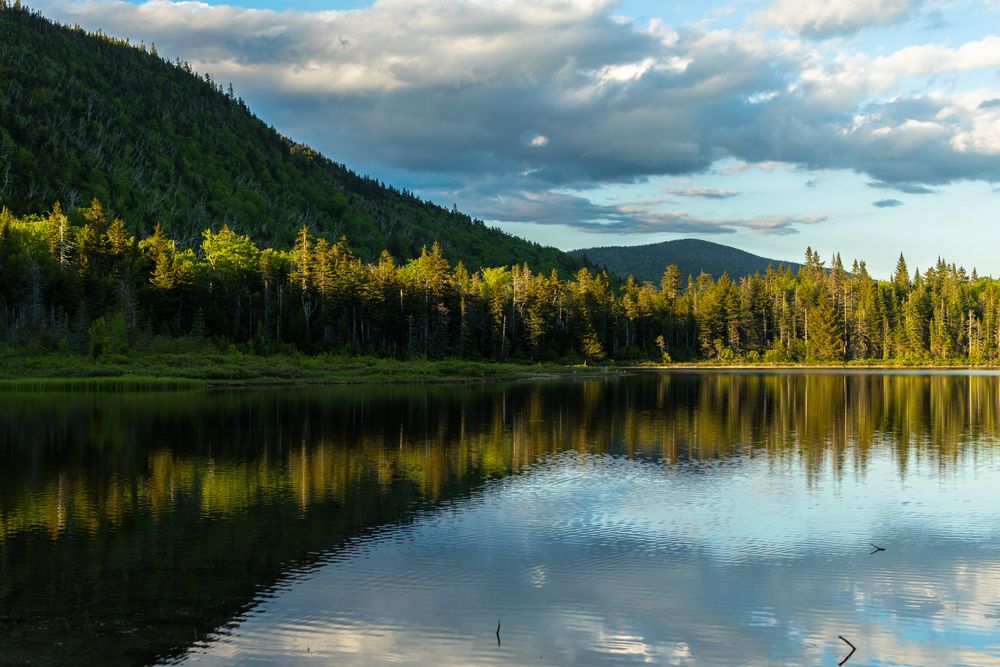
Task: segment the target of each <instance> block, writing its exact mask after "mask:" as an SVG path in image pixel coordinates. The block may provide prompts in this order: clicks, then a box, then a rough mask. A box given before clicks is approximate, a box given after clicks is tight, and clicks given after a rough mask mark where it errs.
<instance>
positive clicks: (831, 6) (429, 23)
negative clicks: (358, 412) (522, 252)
mask: <svg viewBox="0 0 1000 667" xmlns="http://www.w3.org/2000/svg"><path fill="white" fill-rule="evenodd" d="M46 2H49V3H51V4H46ZM794 5H795V7H796V8H799V10H800V11H799V14H800V18H798V19H795V21H797V23H795V22H792V23H789V21H792V19H791V18H788V17H789V16H790V13H789V12H788V7H790V6H791V3H786V1H785V0H778V2H775V3H774V4H772V5H771V7H770V8H769V9H768V10H767V12H769V13H768V16H770V17H771V19H770V20H772V21H773V22H776V23H777V24H778V25H782V26H783V27H786V28H788V29H789V30H792V31H793V32H797V33H799V34H803V35H808V36H818V35H821V34H834V33H845V32H850V31H852V30H856V29H858V28H860V27H861V26H863V25H866V24H868V23H871V22H885V21H887V20H902V19H903V18H904V17H905V16H906V15H908V13H909V12H910V11H912V10H913V9H914V7H916V2H915V1H912V0H911V1H904V0H866V2H864V3H861V2H856V1H854V0H850V1H849V0H824V1H823V2H819V0H796V2H795V3H794ZM39 8H40V9H42V10H43V11H45V12H46V13H47V14H49V15H52V16H54V17H56V18H59V19H61V20H63V21H67V22H70V23H80V24H81V25H84V26H86V27H89V28H98V27H100V28H102V29H104V30H105V31H106V32H108V33H111V34H116V35H121V36H130V37H132V38H133V39H134V40H136V41H137V40H138V39H140V38H141V39H143V40H145V42H146V43H147V44H148V43H150V42H155V43H156V44H157V47H158V49H159V51H160V53H162V54H169V56H171V57H173V56H179V57H181V58H182V59H185V60H188V61H190V62H191V63H192V65H193V66H194V67H195V68H196V69H198V70H199V71H202V72H211V73H212V75H213V77H214V78H215V80H217V81H222V82H228V81H232V82H233V83H234V84H235V86H236V88H237V90H238V92H239V93H240V94H241V96H243V97H244V98H245V99H247V100H248V101H249V102H250V103H251V105H252V106H253V107H254V108H255V109H257V110H258V111H259V112H261V114H262V115H264V116H265V117H266V118H267V119H268V120H269V121H270V122H271V123H272V124H274V125H275V126H277V127H279V128H281V130H282V131H283V132H285V133H286V134H289V135H291V136H293V137H295V138H296V139H300V140H305V141H308V142H309V143H312V144H314V145H315V146H316V147H317V148H319V149H320V150H322V151H323V152H325V153H326V154H328V155H329V156H330V157H332V158H333V159H336V160H338V161H342V162H345V163H347V164H349V165H352V166H355V167H356V168H359V169H363V170H365V169H367V170H372V169H378V170H379V172H380V173H381V174H386V173H391V174H395V175H402V176H403V177H404V182H409V183H414V182H418V181H419V182H423V183H428V182H431V188H430V189H434V187H435V185H434V183H433V181H436V183H437V186H436V187H437V188H438V189H439V190H440V189H441V188H442V187H445V186H443V185H441V184H443V183H447V184H448V185H447V186H446V187H448V188H449V191H450V192H453V193H454V198H449V201H458V202H460V203H461V204H462V205H463V207H465V208H467V210H469V211H470V212H471V213H473V214H474V215H476V216H478V217H483V218H487V219H497V220H506V219H513V218H512V217H511V216H520V217H519V218H518V219H523V220H530V219H531V217H530V216H527V215H526V213H525V211H528V210H530V211H531V212H532V215H534V216H536V217H537V219H538V220H539V221H545V220H544V219H545V218H546V217H547V216H548V215H549V214H547V213H545V211H543V210H542V208H543V206H568V202H567V201H566V200H564V199H562V198H561V197H560V196H558V195H559V193H561V192H565V191H566V190H567V189H577V190H582V189H587V188H591V187H594V186H600V185H604V184H608V183H616V182H618V183H620V182H639V181H642V180H644V179H647V178H650V177H653V176H662V175H675V176H681V175H691V174H699V173H706V172H710V171H711V170H713V168H716V167H715V165H717V163H720V161H724V162H722V164H724V165H729V166H725V167H723V168H719V169H718V171H721V172H726V173H737V172H739V171H744V170H750V169H763V170H773V169H775V168H776V167H777V166H779V165H787V166H788V167H789V168H806V169H846V170H851V171H855V172H859V173H863V174H866V175H868V177H869V178H871V179H872V180H873V182H876V183H882V184H885V187H888V188H894V189H898V190H903V189H904V188H923V189H926V190H929V188H928V186H931V185H939V184H945V183H949V182H952V181H956V180H962V179H980V180H985V181H991V182H996V181H1000V160H998V159H997V158H998V155H1000V115H998V114H1000V106H997V104H995V102H996V100H997V99H1000V91H997V90H995V89H994V90H990V89H984V90H980V91H975V92H967V93H962V94H959V93H955V92H953V91H951V90H939V89H937V88H935V86H934V85H933V82H934V79H933V78H931V77H934V76H937V75H942V74H949V75H950V74H954V73H959V72H967V71H972V70H977V69H984V68H985V69H991V68H996V67H1000V38H998V37H986V38H983V39H980V40H976V41H970V42H968V43H965V44H959V45H937V44H931V45H923V46H912V47H907V48H905V49H901V50H899V51H896V52H890V53H886V54H883V55H880V56H878V57H871V56H868V55H865V54H858V53H850V52H843V53H836V54H832V55H831V54H830V53H828V52H826V51H824V50H823V48H825V47H823V46H822V44H824V43H816V42H808V41H802V40H799V39H797V38H793V37H787V36H786V37H781V38H774V37H773V36H769V35H768V34H766V33H763V32H760V31H758V30H756V29H754V28H753V26H745V27H743V28H740V29H737V30H730V29H710V28H708V27H706V26H703V25H688V26H681V27H677V28H672V27H669V26H667V25H665V24H664V23H663V22H661V21H653V22H650V23H648V24H638V23H633V22H630V21H628V20H622V19H621V18H620V17H616V16H615V15H614V11H615V9H616V2H614V1H613V0H534V1H533V2H531V3H526V2H521V1H519V0H378V1H377V2H375V3H374V4H373V5H372V6H370V7H367V8H364V9H357V10H351V11H321V12H297V11H285V12H275V11H270V10H252V9H242V8H237V7H230V6H224V5H208V4H203V3H199V2H179V3H171V2H168V1H167V0H148V1H147V2H144V3H140V4H132V3H129V2H123V1H121V0H88V1H86V2H58V3H56V2H54V0H41V4H40V5H39ZM876 9H877V10H878V12H880V13H879V16H880V17H881V18H877V19H876V18H873V16H874V14H873V12H874V11H875V10H876ZM782 16H784V17H785V19H787V20H786V23H780V22H779V20H784V19H781V17H782ZM921 77H923V78H922V79H921ZM913 80H917V83H915V84H914V83H907V82H909V81H913ZM425 191H426V189H425ZM903 191H905V190H903ZM506 192H528V193H532V194H531V195H530V196H531V197H534V198H535V200H534V201H529V202H528V203H531V206H527V203H526V200H525V198H524V197H520V195H518V196H512V197H508V198H507V199H506V200H501V199H500V198H499V197H498V195H501V194H503V193H506ZM722 192H723V191H719V193H722ZM671 194H674V195H679V196H692V197H703V198H712V196H711V195H710V194H708V192H707V191H706V192H705V193H703V194H695V191H694V190H692V192H691V193H689V194H683V193H679V192H673V193H671ZM543 195H545V196H543ZM490 197H493V198H492V199H491V198H490ZM528 199H529V200H530V198H528ZM480 205H482V206H483V208H477V206H480ZM503 206H507V207H508V208H507V209H504V208H503ZM505 210H506V212H505ZM569 210H572V208H570V209H569ZM592 213H593V211H591V216H592V217H590V218H587V217H581V218H580V220H583V221H585V222H586V221H588V220H589V221H591V222H594V223H595V224H606V222H605V221H603V220H601V219H600V218H597V217H593V215H592ZM612 213H613V212H610V213H608V214H609V215H612ZM777 213H783V212H780V211H778V212H777ZM555 215H561V216H562V217H563V218H567V217H568V216H567V215H565V214H558V213H557V214H555ZM614 215H618V216H619V217H618V218H615V217H614ZM614 215H612V218H611V219H610V222H612V223H614V222H616V221H617V223H618V224H619V225H620V226H626V227H628V226H630V228H632V229H640V228H641V229H648V228H649V227H650V226H651V225H660V226H662V227H669V226H671V225H673V226H675V227H683V226H684V225H688V224H695V225H698V224H701V223H711V224H713V225H716V227H715V228H719V227H720V225H721V228H728V229H733V228H742V229H747V228H752V229H758V230H762V231H764V230H771V231H774V232H782V231H785V230H788V229H794V226H795V225H796V224H801V222H802V220H803V219H801V218H783V217H781V216H778V217H775V218H774V219H773V220H774V221H773V222H770V223H768V222H764V221H761V220H758V221H756V222H752V221H746V220H737V221H728V222H727V221H705V220H700V219H699V220H692V219H691V218H690V216H686V215H672V214H663V213H658V214H656V215H659V216H660V218H656V217H655V216H653V214H651V213H646V214H644V215H643V217H636V216H635V215H632V217H628V215H629V214H627V213H623V212H621V211H618V212H617V213H616V214H614ZM491 216H492V218H491ZM622 216H625V217H622Z"/></svg>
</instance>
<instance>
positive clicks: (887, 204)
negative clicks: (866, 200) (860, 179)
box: [872, 199, 903, 208]
mask: <svg viewBox="0 0 1000 667" xmlns="http://www.w3.org/2000/svg"><path fill="white" fill-rule="evenodd" d="M902 205H903V202H901V201H899V200H898V199H879V200H878V201H875V202H872V206H874V207H875V208H892V207H894V206H902Z"/></svg>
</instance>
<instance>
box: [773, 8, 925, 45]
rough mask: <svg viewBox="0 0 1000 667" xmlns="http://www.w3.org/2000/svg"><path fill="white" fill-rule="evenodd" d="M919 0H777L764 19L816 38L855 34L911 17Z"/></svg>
mask: <svg viewBox="0 0 1000 667" xmlns="http://www.w3.org/2000/svg"><path fill="white" fill-rule="evenodd" d="M917 4H918V2H917V0H777V2H775V3H774V4H772V5H771V6H770V7H768V8H767V9H765V10H764V11H763V12H762V14H761V18H762V19H763V20H764V21H765V22H767V23H770V24H771V25H775V26H778V27H780V28H784V29H786V30H790V31H792V32H795V33H799V34H802V35H805V36H807V37H813V38H824V37H832V36H835V35H846V34H851V33H855V32H857V31H859V30H861V29H862V28H865V27H867V26H870V25H884V24H888V23H897V22H900V21H903V20H905V19H907V18H909V17H910V15H911V11H912V9H913V8H914V7H915V6H916V5H917Z"/></svg>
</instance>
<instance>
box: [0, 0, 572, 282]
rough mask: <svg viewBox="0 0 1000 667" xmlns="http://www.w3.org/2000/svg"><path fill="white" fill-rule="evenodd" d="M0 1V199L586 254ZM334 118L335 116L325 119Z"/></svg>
mask: <svg viewBox="0 0 1000 667" xmlns="http://www.w3.org/2000/svg"><path fill="white" fill-rule="evenodd" d="M11 4H12V3H9V2H4V1H2V0H0V206H6V207H8V208H9V209H10V210H11V211H13V212H15V213H17V214H21V215H24V214H32V213H44V212H46V211H48V210H50V209H51V207H52V205H53V203H55V202H56V201H59V202H60V203H61V204H62V206H63V208H64V209H68V210H70V211H72V210H73V209H75V208H76V207H78V206H87V205H89V203H90V201H91V199H92V198H94V197H97V198H99V199H100V200H101V201H102V202H103V204H104V207H105V209H106V210H107V209H109V210H110V211H111V212H113V213H114V214H115V215H118V216H120V217H122V218H123V219H124V220H125V222H126V224H128V225H129V227H131V230H132V231H133V232H136V233H142V234H145V233H148V232H149V231H150V230H151V229H152V227H153V225H154V224H155V223H156V222H160V223H162V225H163V227H164V229H165V230H166V231H167V233H168V234H169V235H170V236H171V237H172V238H174V239H178V240H180V241H181V242H182V243H184V244H186V245H196V244H198V243H200V241H201V233H202V231H203V230H204V229H206V228H214V229H219V228H220V227H221V226H222V225H223V224H228V225H229V226H230V227H231V228H232V229H234V230H236V231H238V232H240V233H244V234H249V235H250V236H251V237H252V238H253V239H254V240H255V241H257V242H258V243H263V244H266V245H269V246H277V247H282V246H284V247H289V246H290V245H291V244H292V242H293V240H294V238H295V233H296V231H297V230H298V229H299V228H300V227H301V226H302V225H303V224H306V225H308V226H309V227H310V228H311V229H312V230H313V232H314V233H317V234H319V235H322V236H326V237H328V238H330V239H331V240H336V239H338V238H339V237H340V236H341V235H346V236H347V238H348V242H349V244H350V246H351V247H352V248H353V249H354V250H355V251H356V252H357V253H358V254H360V255H361V256H362V257H363V258H365V259H373V258H375V257H377V256H378V253H379V252H381V251H382V250H383V249H388V250H389V251H390V252H391V253H392V254H393V255H395V256H396V257H397V258H398V259H407V258H410V257H414V256H418V255H419V254H420V249H421V247H422V246H424V245H427V246H429V245H430V244H431V243H432V242H434V241H439V242H440V243H441V246H442V248H443V250H444V253H445V255H447V256H448V257H449V258H450V259H451V260H452V261H457V260H463V261H464V262H465V263H466V265H467V266H468V267H469V268H470V269H478V268H480V267H482V266H499V265H509V264H514V263H521V262H528V263H529V264H530V265H531V267H532V268H534V269H535V270H539V271H547V270H549V269H551V268H558V269H559V270H560V271H562V272H563V273H564V274H565V273H572V272H574V271H576V270H577V269H579V268H580V267H581V266H583V265H584V263H583V262H581V261H580V260H579V259H576V258H573V257H570V256H568V255H567V254H565V253H563V252H562V251H560V250H557V249H556V248H551V247H545V246H541V245H539V244H537V243H532V242H530V241H526V240H524V239H521V238H518V237H516V236H513V235H511V234H507V233H505V232H502V231H500V230H499V229H496V228H493V227H489V226H487V225H485V224H483V222H482V221H478V220H473V219H471V218H470V217H469V216H468V215H465V214H463V213H460V212H459V211H457V210H450V209H447V208H443V207H441V206H437V205H435V204H433V203H430V202H427V201H424V200H422V199H420V198H418V197H416V196H414V195H413V194H412V193H409V192H407V191H405V190H401V189H397V188H393V187H390V186H387V185H384V184H383V183H381V182H379V181H377V180H374V179H371V178H366V177H363V176H360V175H358V174H356V173H354V172H352V171H351V170H350V169H348V168H347V167H345V166H344V165H341V164H337V163H336V162H333V161H331V160H329V159H327V158H326V157H324V156H323V155H320V154H319V153H317V152H316V151H314V150H312V149H310V148H309V147H308V146H304V145H301V144H297V143H295V142H293V141H291V140H289V139H288V138H286V137H284V136H282V135H281V134H279V133H278V132H277V131H275V130H274V129H273V128H271V127H269V126H268V125H267V124H265V123H264V122H263V121H261V120H260V119H259V118H257V117H256V116H254V115H253V113H252V112H251V111H250V109H249V108H248V107H247V106H246V104H244V103H243V101H242V100H240V99H239V98H237V97H236V95H235V93H234V91H233V90H232V88H231V87H229V88H223V86H221V85H219V84H218V83H217V82H215V81H213V80H212V79H211V77H210V76H209V75H207V74H206V75H198V74H196V73H195V72H193V71H192V70H191V68H190V66H189V65H187V64H186V63H181V62H176V63H171V62H168V61H166V60H164V59H163V58H161V57H159V56H158V55H157V54H156V50H155V48H149V49H147V48H146V47H145V46H144V45H142V44H139V45H134V44H129V43H128V42H126V41H123V40H118V39H115V38H112V37H109V36H106V35H103V34H100V33H97V34H92V33H87V32H85V31H83V30H81V29H79V28H74V27H67V26H62V25H59V24H57V23H54V22H52V21H49V20H48V19H46V18H44V17H43V16H41V15H40V14H38V13H35V12H32V11H29V10H27V9H23V8H21V6H20V3H17V6H16V7H15V6H11ZM331 122H336V121H335V120H331Z"/></svg>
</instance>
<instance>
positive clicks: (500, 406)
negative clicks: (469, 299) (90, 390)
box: [0, 371, 1000, 665]
mask: <svg viewBox="0 0 1000 667" xmlns="http://www.w3.org/2000/svg"><path fill="white" fill-rule="evenodd" d="M998 441H1000V378H998V377H997V376H996V375H984V374H978V373H975V372H971V373H926V372H900V373H896V372H883V371H872V372H859V371H851V372H846V373H838V372H835V371H834V372H820V373H811V372H800V371H796V372H756V371H739V372H725V371H712V372H694V371H684V372H671V373H643V374H639V375H636V376H627V377H608V378H579V379H575V380H574V379H565V380H552V381H542V382H522V383H515V384H511V385H485V386H474V387H468V386H465V387H339V388H301V389H268V390H244V391H233V392H199V393H198V394H197V400H191V398H190V396H188V397H187V398H186V397H185V396H184V395H183V394H142V395H121V396H119V395H44V394H36V395H23V396H18V395H10V396H6V397H4V400H3V401H2V402H0V664H8V663H10V664H56V663H64V662H66V661H67V660H68V659H72V660H73V661H75V662H78V663H80V662H82V663H90V664H135V663H146V662H162V663H185V664H186V663H188V662H193V663H198V664H210V665H214V664H244V663H256V664H274V665H279V664H280V665H284V664H296V663H303V664H358V665H366V664H378V663H396V664H399V663H402V664H456V665H458V664H509V665H522V664H551V665H563V664H574V663H575V664H633V663H653V664H677V665H688V664H691V665H694V664H704V665H747V664H754V665H773V664H785V665H816V664H829V665H835V664H837V662H839V661H840V660H841V659H842V658H843V657H844V656H845V655H847V653H848V652H849V651H850V648H849V647H848V646H847V644H846V643H845V642H843V641H842V640H840V639H838V636H839V635H842V636H844V637H845V638H847V639H848V640H850V641H851V642H852V643H853V644H854V645H856V646H857V651H856V652H855V653H854V655H853V656H852V657H851V659H850V661H849V662H848V663H847V664H849V665H904V664H905V665H944V664H949V665H951V664H968V665H993V664H998V663H1000V503H998V502H997V495H996V494H997V492H996V489H997V488H998V482H1000V457H998V456H997V445H998ZM872 543H874V544H877V545H878V546H881V547H884V548H885V550H884V551H879V552H876V553H870V552H872V551H873V550H874V549H873V546H872ZM498 622H499V624H500V631H499V633H497V624H498Z"/></svg>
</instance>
